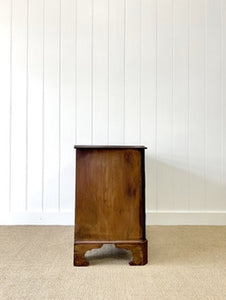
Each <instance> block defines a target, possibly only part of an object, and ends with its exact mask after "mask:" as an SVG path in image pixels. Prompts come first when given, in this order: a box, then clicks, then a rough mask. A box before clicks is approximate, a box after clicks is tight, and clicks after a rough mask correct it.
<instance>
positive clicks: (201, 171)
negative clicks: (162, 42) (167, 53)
mask: <svg viewBox="0 0 226 300" xmlns="http://www.w3.org/2000/svg"><path fill="white" fill-rule="evenodd" d="M189 24H190V30H189V33H190V38H189V44H190V46H189V137H188V138H189V169H190V179H189V181H190V193H189V205H190V210H205V207H206V204H205V0H200V1H196V0H190V11H189Z"/></svg>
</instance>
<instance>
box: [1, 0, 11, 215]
mask: <svg viewBox="0 0 226 300" xmlns="http://www.w3.org/2000/svg"><path fill="white" fill-rule="evenodd" d="M0 41H1V47H0V66H1V68H0V82H1V89H0V140H1V149H0V166H1V167H0V182H1V201H0V211H7V210H8V208H9V196H10V195H9V189H10V183H9V181H10V77H11V72H10V65H11V64H10V60H11V2H10V1H7V0H5V1H1V2H0Z"/></svg>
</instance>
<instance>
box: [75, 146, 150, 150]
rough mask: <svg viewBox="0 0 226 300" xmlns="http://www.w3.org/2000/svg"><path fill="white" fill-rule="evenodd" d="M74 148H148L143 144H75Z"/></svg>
mask: <svg viewBox="0 0 226 300" xmlns="http://www.w3.org/2000/svg"><path fill="white" fill-rule="evenodd" d="M74 149H147V147H145V146H141V145H133V146H128V145H75V146H74Z"/></svg>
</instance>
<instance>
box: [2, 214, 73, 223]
mask: <svg viewBox="0 0 226 300" xmlns="http://www.w3.org/2000/svg"><path fill="white" fill-rule="evenodd" d="M73 224H74V214H73V213H72V212H71V211H66V212H65V211H64V212H55V211H54V212H11V213H9V214H4V215H1V214H0V225H73Z"/></svg>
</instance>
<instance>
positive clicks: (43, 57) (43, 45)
mask: <svg viewBox="0 0 226 300" xmlns="http://www.w3.org/2000/svg"><path fill="white" fill-rule="evenodd" d="M45 1H46V0H43V22H42V29H43V30H42V39H43V40H42V212H43V211H44V183H45V177H44V175H45V173H44V165H45V156H44V154H45V18H46V13H45V11H46V10H45V6H46V5H45Z"/></svg>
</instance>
